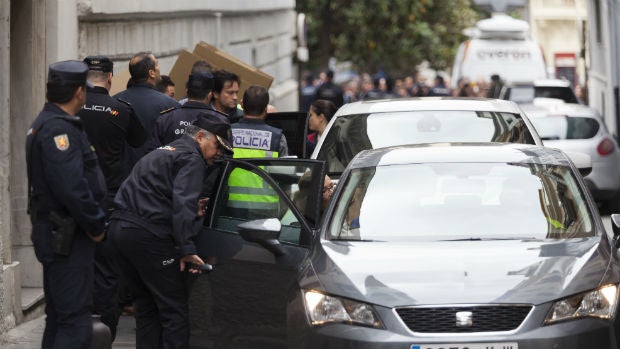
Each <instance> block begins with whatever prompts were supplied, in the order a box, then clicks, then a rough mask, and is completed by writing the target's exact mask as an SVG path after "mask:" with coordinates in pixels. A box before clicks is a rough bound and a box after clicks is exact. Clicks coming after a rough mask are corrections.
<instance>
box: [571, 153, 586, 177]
mask: <svg viewBox="0 0 620 349" xmlns="http://www.w3.org/2000/svg"><path fill="white" fill-rule="evenodd" d="M565 153H566V155H568V157H569V158H570V159H571V161H572V162H573V164H575V167H577V169H578V170H579V173H581V175H582V176H583V177H585V176H587V175H589V174H590V172H592V158H591V157H590V155H588V154H584V153H578V152H565Z"/></svg>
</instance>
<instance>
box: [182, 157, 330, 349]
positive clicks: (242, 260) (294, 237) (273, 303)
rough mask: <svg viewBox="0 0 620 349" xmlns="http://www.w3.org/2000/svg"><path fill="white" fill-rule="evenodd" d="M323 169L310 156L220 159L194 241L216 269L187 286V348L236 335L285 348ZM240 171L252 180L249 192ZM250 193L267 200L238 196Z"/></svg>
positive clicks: (317, 213) (317, 218)
mask: <svg viewBox="0 0 620 349" xmlns="http://www.w3.org/2000/svg"><path fill="white" fill-rule="evenodd" d="M325 171H326V168H325V163H324V162H323V161H319V160H307V159H288V158H286V159H264V158H261V159H243V160H237V159H232V160H228V161H226V162H225V163H224V165H223V167H222V171H221V174H220V176H219V178H218V181H217V182H216V185H215V187H214V190H213V193H212V196H211V197H210V202H209V208H208V211H207V218H206V219H205V222H204V226H203V228H202V231H201V233H200V234H199V237H198V240H197V247H198V251H199V252H198V253H199V255H200V256H201V257H202V258H203V259H204V260H205V261H209V262H210V263H212V264H213V266H214V269H213V271H211V272H209V273H208V274H207V276H204V275H202V276H198V277H197V278H196V282H195V284H194V285H193V288H192V293H191V296H190V317H191V324H192V340H191V343H192V347H204V346H203V344H204V343H207V342H209V343H213V341H214V340H215V342H216V344H215V346H214V347H229V345H231V343H237V344H239V341H240V340H241V341H249V342H248V344H251V343H254V342H252V341H253V340H257V341H258V342H256V344H257V345H259V346H260V345H261V343H262V345H264V344H265V343H266V342H265V340H269V342H268V343H270V346H269V347H270V348H278V347H280V344H281V345H283V346H282V348H285V347H286V302H287V295H288V292H289V290H291V289H292V287H293V285H294V284H295V283H296V282H297V281H296V280H297V271H298V269H299V267H300V265H301V264H302V263H303V262H304V260H305V259H306V257H307V256H308V254H309V251H310V247H311V245H312V243H313V241H314V236H315V234H317V227H318V224H319V221H320V204H321V197H322V188H323V180H324V177H325ZM239 176H240V177H241V178H243V179H244V181H245V182H244V183H246V184H248V183H253V185H248V188H247V189H248V190H247V191H244V190H239V185H238V184H239V181H238V179H239ZM256 183H260V185H256ZM252 190H258V191H259V192H260V193H261V195H263V196H264V197H265V198H267V199H268V200H266V201H264V202H263V203H266V204H265V205H261V202H260V200H255V201H251V200H250V201H246V202H244V200H246V199H247V198H248V196H247V195H246V196H244V195H237V194H238V193H249V192H251V191H252ZM207 337H208V338H209V340H208V341H207V340H206V339H205V338H207ZM231 341H232V342H231ZM208 347H211V346H208ZM231 347H235V346H234V345H233V346H231Z"/></svg>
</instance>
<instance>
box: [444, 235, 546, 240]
mask: <svg viewBox="0 0 620 349" xmlns="http://www.w3.org/2000/svg"><path fill="white" fill-rule="evenodd" d="M502 240H528V241H532V240H541V239H539V238H535V237H532V236H515V237H498V238H481V237H469V238H462V239H447V240H439V241H502Z"/></svg>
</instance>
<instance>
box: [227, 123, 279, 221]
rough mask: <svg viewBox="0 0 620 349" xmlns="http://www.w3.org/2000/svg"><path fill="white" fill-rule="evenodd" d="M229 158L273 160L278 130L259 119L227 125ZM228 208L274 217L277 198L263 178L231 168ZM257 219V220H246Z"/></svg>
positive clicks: (276, 148) (277, 146) (276, 209)
mask: <svg viewBox="0 0 620 349" xmlns="http://www.w3.org/2000/svg"><path fill="white" fill-rule="evenodd" d="M231 128H232V136H233V146H234V153H233V158H235V159H239V158H277V157H278V156H279V149H280V140H281V138H282V130H280V129H278V128H275V127H272V126H269V125H267V124H265V122H264V121H262V120H252V119H242V120H240V121H239V122H237V123H234V124H232V125H231ZM228 186H229V194H228V206H229V207H231V208H236V209H244V210H248V214H249V213H250V212H253V211H255V212H262V213H263V214H264V215H265V217H268V216H272V214H277V213H278V209H279V205H278V204H279V198H278V195H277V194H276V193H275V191H274V190H273V189H272V188H271V186H269V185H268V184H266V183H264V181H263V179H262V178H260V177H259V176H257V175H255V174H253V173H252V172H249V171H246V170H242V169H235V170H234V171H233V172H232V173H231V175H230V178H229V180H228ZM248 218H259V217H248Z"/></svg>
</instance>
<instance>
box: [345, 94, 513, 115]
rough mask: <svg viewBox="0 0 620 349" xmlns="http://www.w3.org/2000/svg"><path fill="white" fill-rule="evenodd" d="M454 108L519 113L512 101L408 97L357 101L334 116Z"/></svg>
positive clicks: (457, 109)
mask: <svg viewBox="0 0 620 349" xmlns="http://www.w3.org/2000/svg"><path fill="white" fill-rule="evenodd" d="M417 110H419V111H424V110H449V111H450V110H456V111H463V110H468V111H489V112H505V113H513V114H521V111H520V109H519V107H518V106H517V105H516V104H515V103H514V102H512V101H506V100H501V99H491V98H459V97H410V98H392V99H378V100H368V101H359V102H353V103H347V104H345V105H343V106H342V107H340V109H338V111H337V112H336V114H335V116H336V117H337V116H340V115H351V114H370V113H384V112H398V111H417Z"/></svg>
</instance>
